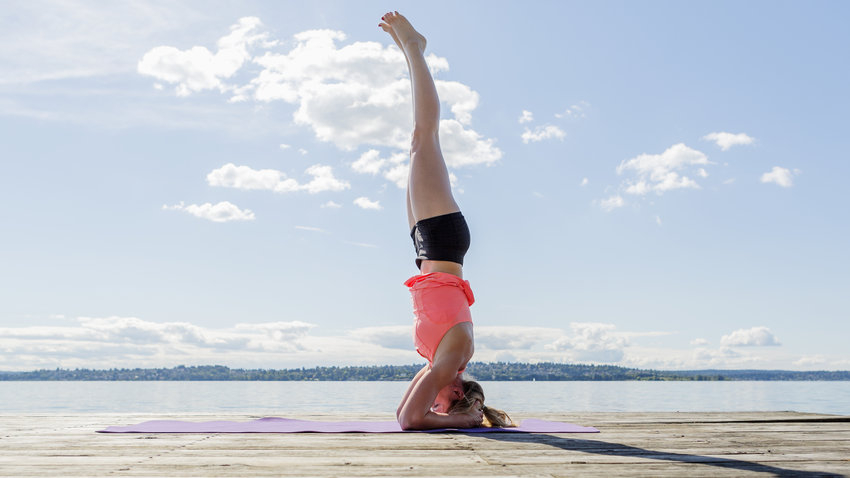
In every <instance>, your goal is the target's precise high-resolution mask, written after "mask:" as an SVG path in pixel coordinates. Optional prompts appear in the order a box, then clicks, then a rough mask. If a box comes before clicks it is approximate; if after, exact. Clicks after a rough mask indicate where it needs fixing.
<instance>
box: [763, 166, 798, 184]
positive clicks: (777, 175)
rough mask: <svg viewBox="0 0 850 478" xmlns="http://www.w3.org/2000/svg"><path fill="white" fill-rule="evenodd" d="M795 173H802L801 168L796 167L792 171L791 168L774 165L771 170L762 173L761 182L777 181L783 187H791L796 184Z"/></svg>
mask: <svg viewBox="0 0 850 478" xmlns="http://www.w3.org/2000/svg"><path fill="white" fill-rule="evenodd" d="M795 174H800V170H799V169H795V170H794V172H793V173H792V172H791V170H790V169H787V168H782V167H779V166H774V167H773V169H771V170H770V171H769V172H766V173H764V174H762V175H761V182H763V183H776V184H778V185H780V186H782V187H783V188H790V187H791V186H793V185H794V182H793V180H792V179H793V177H794V175H795Z"/></svg>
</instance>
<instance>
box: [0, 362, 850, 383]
mask: <svg viewBox="0 0 850 478" xmlns="http://www.w3.org/2000/svg"><path fill="white" fill-rule="evenodd" d="M420 368H422V365H371V366H352V367H335V366H331V367H313V368H303V367H302V368H292V369H281V370H275V369H241V368H229V367H226V366H223V365H200V366H185V365H179V366H177V367H173V368H134V369H127V368H121V369H118V368H112V369H104V370H93V369H73V370H71V369H60V368H57V369H55V370H35V371H31V372H0V381H12V380H36V381H37V380H65V381H69V380H99V381H109V380H115V381H118V380H130V381H155V380H163V381H168V380H173V381H178V380H226V381H238V380H255V381H263V380H268V381H273V380H281V381H286V380H293V381H349V380H350V381H401V380H405V381H406V380H410V379H412V378H413V376H414V375H416V372H418V371H419V369H420ZM467 372H468V373H469V375H470V376H472V377H473V378H474V379H476V380H484V381H487V380H492V381H532V380H540V381H563V380H586V381H615V380H655V381H721V380H786V381H787V380H850V371H811V372H797V371H789V370H677V371H664V370H641V369H634V368H626V367H618V366H614V365H580V364H562V363H535V364H531V363H506V362H493V363H482V362H473V363H471V364H469V366H468V367H467Z"/></svg>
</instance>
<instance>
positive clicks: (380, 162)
mask: <svg viewBox="0 0 850 478" xmlns="http://www.w3.org/2000/svg"><path fill="white" fill-rule="evenodd" d="M380 154H381V153H380V152H379V151H378V150H377V149H370V150H369V151H366V152H365V153H363V154H361V155H360V158H358V159H357V161H355V162H353V163H351V169H353V170H355V171H357V172H358V173H368V174H378V172H380V171H381V168H383V167H384V164H386V163H387V160H386V159H381V158H380V157H379V156H380Z"/></svg>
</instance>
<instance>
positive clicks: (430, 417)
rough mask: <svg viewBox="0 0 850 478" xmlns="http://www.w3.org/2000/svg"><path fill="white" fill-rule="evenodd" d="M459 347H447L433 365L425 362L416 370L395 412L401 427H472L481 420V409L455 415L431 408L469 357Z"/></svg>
mask: <svg viewBox="0 0 850 478" xmlns="http://www.w3.org/2000/svg"><path fill="white" fill-rule="evenodd" d="M444 340H445V339H444ZM459 348H460V347H454V348H448V349H446V350H445V351H444V352H442V353H440V354H439V355H438V356H437V357H435V360H434V362H433V363H432V364H431V367H430V368H429V367H427V366H426V367H425V368H423V369H422V370H420V371H419V373H418V374H416V377H414V379H413V381H412V382H411V384H410V387H409V389H408V391H407V394H405V397H404V400H402V403H401V405H400V406H399V409H398V412H397V414H396V416H397V418H398V423H399V424H400V425H401V428H402V429H404V430H424V429H429V428H471V427H476V426H478V425H480V424H481V421H482V420H483V415H482V413H481V411H479V410H471V411H470V412H468V413H461V414H453V415H447V414H445V413H437V412H433V411H431V407H432V406H433V405H434V399H435V398H437V394H438V393H439V392H440V390H442V389H443V388H444V387H446V386H448V385H450V384H451V383H452V382H453V381H454V380H455V379H457V371H458V370H459V369H460V368H462V367H463V366H465V365H466V363H467V361H468V360H469V358H468V356H467V355H466V354H465V353H463V352H461V351H460V350H458V349H459Z"/></svg>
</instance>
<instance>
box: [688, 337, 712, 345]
mask: <svg viewBox="0 0 850 478" xmlns="http://www.w3.org/2000/svg"><path fill="white" fill-rule="evenodd" d="M691 345H696V346H703V345H708V340H705V339H701V338H697V339H693V340H691Z"/></svg>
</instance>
